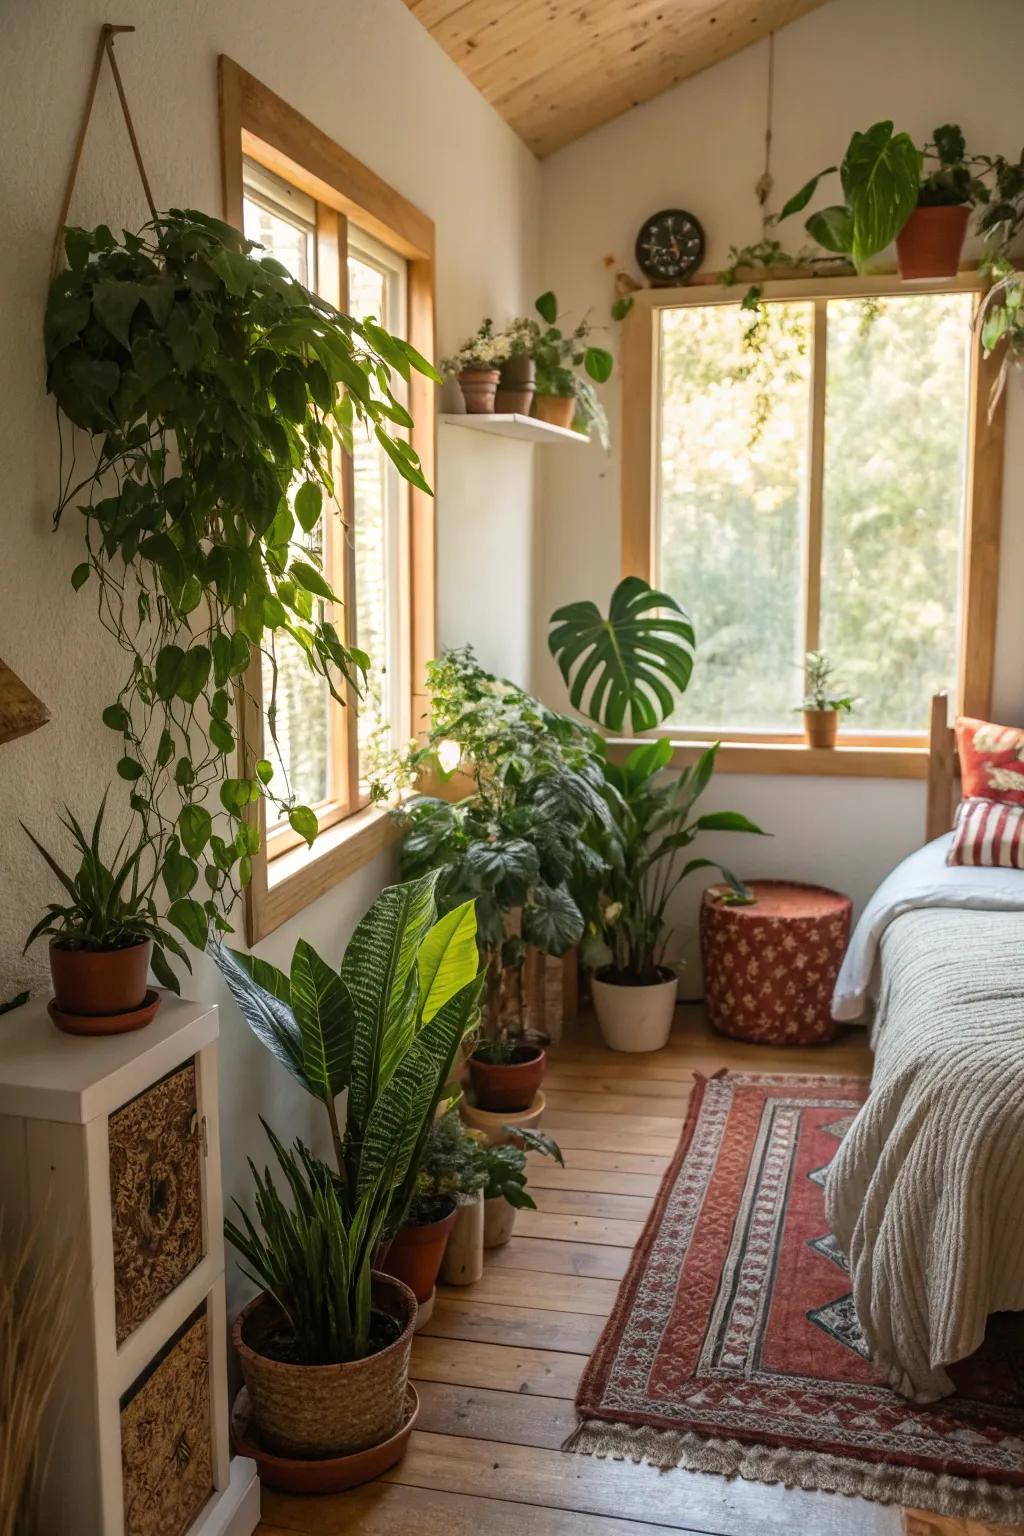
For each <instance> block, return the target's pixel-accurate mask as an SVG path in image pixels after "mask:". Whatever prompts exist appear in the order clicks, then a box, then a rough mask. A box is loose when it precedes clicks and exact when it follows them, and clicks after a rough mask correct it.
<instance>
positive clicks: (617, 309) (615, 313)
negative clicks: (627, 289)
mask: <svg viewBox="0 0 1024 1536" xmlns="http://www.w3.org/2000/svg"><path fill="white" fill-rule="evenodd" d="M635 303H636V298H635V296H634V295H633V294H632V293H625V294H623V295H622V297H621V298H619V299H616V300H615V303H614V304H613V305H612V319H613V320H625V318H626V316H627V315H628V314H629V312H630V310H631V309H632V308H633V306H634V304H635Z"/></svg>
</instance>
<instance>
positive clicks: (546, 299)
mask: <svg viewBox="0 0 1024 1536" xmlns="http://www.w3.org/2000/svg"><path fill="white" fill-rule="evenodd" d="M535 308H536V310H537V313H538V315H540V317H541V319H542V320H546V321H547V323H548V325H554V323H555V321H556V320H557V319H558V300H557V299H556V298H555V296H554V294H553V293H552V292H551V289H550V288H549V289H548V290H547V292H546V293H542V294H541V296H540V298H539V299H538V300H537V303H536V305H535Z"/></svg>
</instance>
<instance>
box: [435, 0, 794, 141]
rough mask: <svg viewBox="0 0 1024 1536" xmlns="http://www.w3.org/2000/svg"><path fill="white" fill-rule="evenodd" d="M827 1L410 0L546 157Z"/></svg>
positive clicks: (507, 118) (469, 76)
mask: <svg viewBox="0 0 1024 1536" xmlns="http://www.w3.org/2000/svg"><path fill="white" fill-rule="evenodd" d="M823 3H824V0H405V4H406V5H407V6H408V7H409V10H410V11H412V13H413V15H414V16H416V17H418V19H419V20H420V21H421V22H422V23H423V25H424V26H425V27H426V29H427V31H428V32H429V33H430V34H431V36H432V37H433V38H434V40H435V41H436V42H438V43H440V45H441V47H442V48H443V49H444V51H445V52H446V53H447V54H448V56H449V58H451V59H454V61H455V63H456V64H458V66H459V68H460V69H461V70H462V72H463V74H464V75H465V76H466V78H467V79H468V80H471V81H472V83H473V84H474V85H475V86H476V87H477V89H478V90H479V91H480V92H481V93H482V94H483V96H484V97H486V99H487V100H488V101H489V102H490V103H491V105H492V106H493V107H494V108H496V110H497V111H498V112H500V113H501V115H502V117H503V118H504V119H505V121H506V122H507V123H508V124H509V125H510V127H512V128H514V129H515V131H516V132H517V133H518V134H519V135H520V137H521V138H522V139H523V140H524V141H525V142H526V143H527V144H528V145H529V147H530V148H531V149H532V150H533V151H534V153H535V154H537V155H541V156H544V155H550V154H551V153H552V152H553V151H554V150H556V149H561V148H562V147H563V146H564V145H566V144H570V143H572V141H573V139H578V138H580V137H581V136H582V135H583V134H585V133H589V132H590V130H591V129H592V128H597V127H599V126H600V124H601V123H607V122H609V121H610V120H611V119H612V118H613V117H618V116H619V114H620V113H622V112H627V111H628V110H629V108H630V107H635V106H638V105H639V104H640V103H641V102H643V101H650V99H651V97H652V96H657V95H659V94H660V92H662V91H666V90H668V89H669V88H670V87H671V86H673V85H678V84H679V82H680V81H681V80H686V79H687V78H688V77H689V76H690V75H695V74H697V72H698V71H699V70H702V69H707V67H708V65H710V64H717V63H718V62H719V61H720V60H721V59H726V58H728V57H729V55H730V54H733V53H738V52H739V51H740V49H741V48H746V47H747V45H748V44H749V43H754V42H757V41H758V40H759V39H760V38H763V37H767V35H768V34H769V33H770V32H774V31H777V30H778V29H779V28H780V27H784V26H785V25H786V23H787V22H790V21H793V20H795V19H796V17H798V16H803V15H805V14H806V13H807V12H808V11H813V10H815V9H816V8H817V7H818V6H819V5H821V4H823Z"/></svg>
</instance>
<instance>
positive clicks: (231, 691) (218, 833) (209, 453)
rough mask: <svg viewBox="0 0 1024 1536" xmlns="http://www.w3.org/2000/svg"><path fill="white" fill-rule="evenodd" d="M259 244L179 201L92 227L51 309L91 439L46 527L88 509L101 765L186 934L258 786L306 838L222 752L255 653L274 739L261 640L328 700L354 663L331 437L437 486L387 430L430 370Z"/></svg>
mask: <svg viewBox="0 0 1024 1536" xmlns="http://www.w3.org/2000/svg"><path fill="white" fill-rule="evenodd" d="M259 249H260V248H259V247H257V246H255V245H254V243H253V242H252V241H249V240H246V239H245V238H244V237H243V236H242V235H241V234H240V233H239V232H238V231H237V230H235V229H233V228H231V227H230V226H229V225H227V224H224V223H222V222H221V221H220V220H218V219H213V218H210V217H208V216H207V215H205V214H203V213H198V212H195V211H194V210H184V211H183V210H180V209H171V210H170V212H169V213H166V214H162V215H160V216H159V217H157V218H156V219H154V220H153V221H152V222H150V223H149V224H147V225H146V226H145V227H144V228H143V229H142V230H141V231H140V233H139V234H130V233H129V232H127V231H125V232H124V233H123V237H122V238H121V239H120V240H119V239H117V238H116V237H115V236H114V235H113V234H112V233H111V231H110V230H109V229H107V228H106V227H105V226H103V225H100V226H99V227H98V228H97V229H94V230H91V231H90V230H84V229H75V228H69V229H67V230H66V231H65V251H66V255H67V259H68V269H67V270H66V271H64V272H62V273H61V274H60V275H59V276H58V277H57V278H56V279H55V281H54V283H53V286H52V288H51V292H50V297H49V302H48V305H47V311H46V327H45V341H46V356H47V363H48V373H47V387H48V389H49V391H50V393H51V394H53V395H54V397H55V398H56V401H57V405H58V407H59V409H60V412H61V413H62V415H63V416H64V417H65V418H66V419H67V420H68V421H69V422H70V423H71V424H72V425H73V427H75V428H77V429H78V430H79V431H81V432H83V433H86V434H88V436H89V439H90V442H91V446H92V449H93V451H94V453H95V461H94V462H93V463H92V464H91V465H90V468H89V470H88V473H86V474H85V475H84V476H82V477H81V478H76V473H75V456H74V452H72V455H71V466H70V469H68V470H67V472H66V473H64V472H63V470H62V485H61V492H60V499H59V502H58V505H57V508H56V511H55V513H54V524H55V526H56V525H57V524H59V523H60V522H61V520H62V518H63V517H64V515H65V513H67V512H68V511H69V509H71V508H72V507H76V508H77V510H78V511H79V512H80V513H81V514H82V516H83V518H84V530H85V543H86V558H85V559H84V560H83V561H82V563H81V564H80V565H78V566H77V567H76V568H75V570H74V572H73V574H72V585H73V586H74V587H75V589H76V590H79V589H83V588H86V587H87V586H88V587H91V588H92V590H93V591H94V594H95V599H96V603H97V610H98V615H99V619H100V622H101V623H102V624H103V626H104V627H105V628H106V629H107V630H108V631H109V632H110V633H111V634H112V635H113V636H114V638H115V639H116V640H117V642H118V644H119V645H120V647H121V649H122V651H123V652H124V657H125V668H124V673H123V676H122V677H121V678H120V679H118V686H117V687H116V693H113V690H112V694H113V696H112V697H111V701H110V703H109V704H108V706H107V708H106V709H105V710H104V711H103V720H104V723H105V724H106V725H107V726H108V727H109V728H110V729H111V730H112V731H114V732H116V733H117V734H118V735H119V736H120V737H121V739H122V752H121V757H120V760H119V762H118V765H117V771H118V773H119V775H120V777H121V778H122V779H123V780H124V781H125V782H126V783H127V785H128V787H129V792H130V800H131V806H132V809H133V811H134V812H135V814H136V815H137V817H138V818H139V820H140V821H141V824H142V832H143V836H144V838H145V839H146V840H148V845H149V846H150V848H151V850H152V858H153V861H154V868H153V879H154V884H156V882H157V880H159V881H161V882H162V884H163V886H164V888H165V891H166V895H167V898H168V901H169V903H170V906H169V911H168V916H169V918H170V921H171V922H172V923H173V924H175V926H177V927H178V928H179V929H180V930H181V932H182V933H184V934H185V936H186V938H188V939H189V940H190V941H191V942H192V943H193V944H195V945H197V946H198V947H200V948H202V947H203V946H204V945H205V943H206V939H207V936H208V933H209V927H210V924H211V923H213V924H214V925H215V926H216V927H217V928H218V929H220V930H221V931H229V924H228V921H227V917H226V915H225V914H226V912H227V911H228V909H229V908H230V906H231V904H232V902H233V901H234V899H235V897H236V896H237V894H238V891H239V889H240V888H241V887H243V886H244V885H246V884H247V882H248V880H249V879H250V876H251V869H252V863H251V861H252V857H253V854H254V853H255V852H256V851H257V850H258V846H259V833H258V828H257V825H256V820H255V817H254V816H253V814H252V810H253V809H254V808H255V807H256V805H257V804H258V802H259V801H260V799H264V800H266V801H268V802H270V803H271V804H272V805H273V806H274V808H275V810H276V812H277V814H278V815H279V816H281V817H285V816H286V817H287V818H288V820H289V822H290V823H291V826H292V827H293V829H294V830H295V831H296V832H297V833H298V834H299V835H300V836H301V837H303V838H304V839H305V840H306V842H307V843H309V844H310V845H311V844H312V842H313V840H314V839H315V837H316V834H317V820H316V816H315V814H314V812H313V811H312V810H311V809H310V808H309V807H308V806H304V805H300V804H297V803H296V802H295V799H294V797H293V796H292V794H291V792H290V790H289V787H288V784H287V780H286V776H285V775H284V770H283V766H282V765H281V764H280V754H277V755H278V767H277V769H275V765H274V763H273V761H271V758H269V757H268V758H264V759H259V760H256V758H255V755H254V754H253V755H252V756H251V758H247V760H246V761H244V762H242V763H240V764H239V765H238V767H237V769H236V768H235V767H234V765H233V763H232V758H233V754H234V753H235V751H236V748H237V744H238V727H237V709H238V702H239V697H240V696H241V695H244V692H245V675H246V672H247V670H248V668H249V665H250V663H251V662H252V661H253V659H254V658H255V657H257V656H259V655H260V653H261V652H262V655H263V656H264V657H265V658H266V661H267V663H268V664H269V667H270V670H271V676H272V678H273V686H272V688H271V698H270V705H269V710H268V723H269V731H270V737H271V740H272V743H273V746H274V749H275V751H276V735H275V723H274V722H275V707H274V706H275V701H276V682H277V670H276V662H275V658H274V648H275V643H276V642H277V641H279V640H281V639H283V638H284V637H289V638H290V640H291V641H294V642H295V643H296V644H297V645H298V646H299V648H300V649H301V652H302V654H303V655H304V656H305V658H306V660H307V662H308V665H309V667H310V669H311V671H313V672H314V673H316V674H318V675H320V676H322V677H323V678H324V679H325V680H326V682H327V685H328V687H329V688H330V691H331V693H332V695H333V696H334V698H335V699H336V700H337V702H338V703H339V704H343V703H344V702H345V700H344V691H345V689H346V687H353V688H355V689H357V690H358V688H359V685H360V679H361V678H362V676H363V675H364V673H365V670H366V668H367V665H368V658H367V657H366V656H365V655H364V654H363V653H362V652H361V651H359V650H356V649H355V648H354V647H351V646H348V645H346V644H345V642H344V641H343V639H342V638H341V636H340V635H339V633H338V631H337V629H336V628H335V626H334V624H333V623H332V622H331V621H330V619H329V618H328V617H327V614H326V609H325V605H328V604H332V603H336V602H337V598H336V596H335V594H334V592H333V591H332V589H331V587H330V584H329V583H328V581H327V579H326V577H325V575H324V572H323V570H322V568H321V563H320V560H319V557H318V555H317V554H316V552H315V550H314V549H311V548H310V540H309V536H310V535H311V534H312V533H313V532H314V530H315V529H316V527H317V525H318V523H319V522H320V520H321V518H322V517H323V516H324V515H325V514H326V512H327V511H328V510H329V509H330V504H331V502H332V501H333V499H334V495H335V480H334V465H335V462H336V459H337V456H338V452H339V450H341V449H346V450H351V446H352V438H353V432H354V431H355V430H357V429H362V430H366V431H369V432H372V433H373V434H374V435H375V436H376V439H377V441H378V442H379V443H380V445H381V447H382V448H383V450H384V451H385V453H387V455H388V456H389V458H390V459H391V460H392V461H393V462H394V464H395V465H396V467H397V469H398V471H399V473H400V474H401V475H402V476H403V477H404V478H405V479H406V480H408V481H410V482H411V483H412V484H413V485H415V486H418V487H419V488H420V489H421V490H424V491H429V489H430V488H429V486H428V485H427V483H426V481H425V480H424V478H423V475H422V473H421V471H420V467H419V462H418V459H417V457H416V454H415V452H414V451H413V449H412V448H411V446H410V445H409V443H408V442H407V441H406V440H405V438H404V437H403V436H401V435H400V433H401V430H402V429H405V428H408V427H409V426H411V425H412V422H411V418H410V417H409V415H408V413H407V411H406V410H405V408H404V407H403V406H402V405H401V404H400V403H399V402H398V400H396V398H395V396H394V394H393V393H392V389H391V378H392V370H395V371H397V372H398V373H399V374H401V375H402V377H404V378H406V379H407V378H408V377H409V375H410V372H411V370H412V369H416V370H417V371H419V372H420V373H423V374H425V375H427V376H428V377H429V378H432V379H437V377H438V376H437V374H436V373H435V372H434V369H433V368H432V367H431V365H430V364H429V363H428V362H427V361H426V360H425V359H424V358H423V357H421V356H420V354H419V353H418V352H417V351H416V350H415V349H414V348H413V347H411V346H410V345H409V344H408V343H407V342H405V341H403V340H401V339H400V338H398V337H395V336H392V335H390V334H389V333H388V332H387V331H385V330H384V329H383V328H382V327H380V326H378V325H377V324H376V323H375V322H373V321H372V320H367V321H365V322H363V323H360V322H358V321H356V320H354V319H352V318H351V317H350V316H348V315H344V314H340V313H338V311H336V310H335V309H333V308H332V307H331V306H330V305H328V304H326V303H324V301H323V300H321V299H319V298H318V297H317V296H316V295H314V294H310V293H308V292H307V291H306V290H305V289H304V288H303V287H302V286H301V285H300V284H299V283H297V282H295V280H294V279H293V278H292V277H291V276H290V274H289V273H288V272H287V270H286V269H285V268H284V267H283V266H282V265H281V264H280V263H279V262H277V261H274V260H273V259H272V258H270V257H268V256H261V255H260V254H259ZM58 420H59V418H58ZM396 428H397V429H398V431H397V432H396V430H395V429H396ZM63 450H64V445H63V441H62V460H63V459H64V451H63ZM271 756H273V753H272V754H271ZM279 775H280V779H281V782H280V784H279V783H278V779H279ZM200 876H201V877H202V886H201V885H200ZM203 886H205V891H203ZM197 887H199V890H200V891H201V892H202V899H200V897H199V896H197V895H196V894H194V892H195V891H196V888H197ZM160 979H161V980H167V978H165V977H161V978H160ZM171 980H173V978H171Z"/></svg>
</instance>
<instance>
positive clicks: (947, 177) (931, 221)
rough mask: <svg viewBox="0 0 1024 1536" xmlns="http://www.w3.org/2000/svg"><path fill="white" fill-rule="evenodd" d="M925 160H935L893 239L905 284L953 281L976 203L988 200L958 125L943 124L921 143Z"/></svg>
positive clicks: (986, 191)
mask: <svg viewBox="0 0 1024 1536" xmlns="http://www.w3.org/2000/svg"><path fill="white" fill-rule="evenodd" d="M924 154H925V159H926V161H927V160H929V159H934V160H937V161H938V164H937V166H936V168H935V170H933V171H931V172H930V173H929V175H927V176H926V177H925V178H924V180H923V181H922V182H921V185H920V186H919V187H918V189H917V207H916V208H915V209H914V211H913V212H912V213H911V215H910V217H909V218H908V219H907V222H906V223H905V224H904V226H903V228H902V229H901V230H900V231H899V233H898V234H897V236H896V259H897V262H898V263H899V272H900V277H901V278H903V280H904V282H913V281H920V280H924V279H927V278H937V277H955V276H956V274H957V271H958V270H959V267H960V254H961V252H962V251H963V248H964V240H965V238H966V235H967V222H968V220H969V219H970V216H971V209H972V207H973V205H974V204H975V203H976V202H980V201H985V202H987V201H988V189H987V188H986V187H985V185H984V183H983V182H981V181H979V180H978V178H977V177H975V176H974V175H973V174H972V173H971V170H970V167H969V165H968V164H967V163H966V155H967V145H966V143H965V140H964V136H963V134H962V132H961V131H960V127H959V125H958V124H956V123H946V124H945V125H944V126H943V127H941V128H936V129H935V138H934V142H932V143H930V144H926V145H925V149H924Z"/></svg>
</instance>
